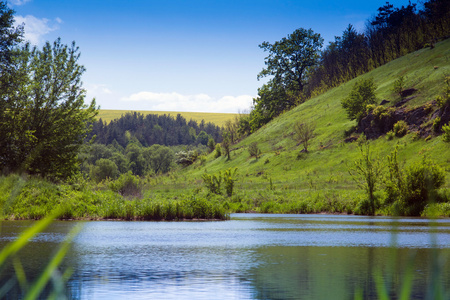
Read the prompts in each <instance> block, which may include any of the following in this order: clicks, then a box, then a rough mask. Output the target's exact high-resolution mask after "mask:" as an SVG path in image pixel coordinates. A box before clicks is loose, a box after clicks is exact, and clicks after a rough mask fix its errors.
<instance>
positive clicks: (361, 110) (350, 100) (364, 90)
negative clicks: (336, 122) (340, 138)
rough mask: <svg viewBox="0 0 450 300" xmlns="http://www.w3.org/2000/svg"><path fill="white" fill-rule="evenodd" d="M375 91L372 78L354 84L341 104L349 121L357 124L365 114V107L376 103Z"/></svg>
mask: <svg viewBox="0 0 450 300" xmlns="http://www.w3.org/2000/svg"><path fill="white" fill-rule="evenodd" d="M376 89H377V87H376V85H375V82H374V80H373V78H369V79H362V80H359V81H357V82H356V83H355V85H354V86H353V88H352V90H351V91H350V94H349V95H348V96H347V98H345V99H343V100H342V102H341V104H342V107H343V108H344V109H345V110H346V111H347V115H348V118H349V119H350V120H357V121H358V122H359V120H361V119H362V117H363V116H364V114H365V112H366V106H367V105H369V104H375V103H376V97H375V90H376Z"/></svg>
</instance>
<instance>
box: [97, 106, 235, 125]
mask: <svg viewBox="0 0 450 300" xmlns="http://www.w3.org/2000/svg"><path fill="white" fill-rule="evenodd" d="M127 112H138V113H141V114H143V115H144V116H145V115H148V114H155V115H164V114H166V115H171V116H173V117H176V116H177V115H178V114H180V115H181V116H182V117H183V118H185V119H186V120H188V121H189V120H191V119H192V120H194V121H197V122H198V123H200V122H201V121H202V120H205V123H208V122H211V123H214V124H215V125H217V126H223V125H224V124H225V122H226V121H227V120H233V119H234V117H235V116H238V114H229V113H201V112H175V111H149V110H113V109H100V111H99V114H98V116H97V118H101V119H102V120H103V121H106V122H108V123H109V122H110V121H112V120H114V119H118V118H120V117H121V116H122V115H124V114H126V113H127Z"/></svg>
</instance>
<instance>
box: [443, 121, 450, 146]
mask: <svg viewBox="0 0 450 300" xmlns="http://www.w3.org/2000/svg"><path fill="white" fill-rule="evenodd" d="M442 131H443V132H444V134H443V135H442V139H443V140H444V142H447V143H450V123H448V124H447V125H443V126H442Z"/></svg>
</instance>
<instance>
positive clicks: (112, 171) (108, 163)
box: [90, 158, 119, 182]
mask: <svg viewBox="0 0 450 300" xmlns="http://www.w3.org/2000/svg"><path fill="white" fill-rule="evenodd" d="M118 176H119V169H118V168H117V165H116V164H115V163H114V162H113V161H112V160H110V159H106V158H101V159H99V160H97V161H96V162H95V166H94V167H92V169H91V172H90V177H91V178H92V179H93V180H95V181H96V182H100V181H102V180H104V179H106V178H110V179H116V178H117V177H118Z"/></svg>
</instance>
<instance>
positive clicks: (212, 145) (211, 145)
mask: <svg viewBox="0 0 450 300" xmlns="http://www.w3.org/2000/svg"><path fill="white" fill-rule="evenodd" d="M207 146H208V148H209V152H210V153H211V152H213V151H214V148H215V147H216V142H215V141H214V139H213V138H209V140H208V145H207Z"/></svg>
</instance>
